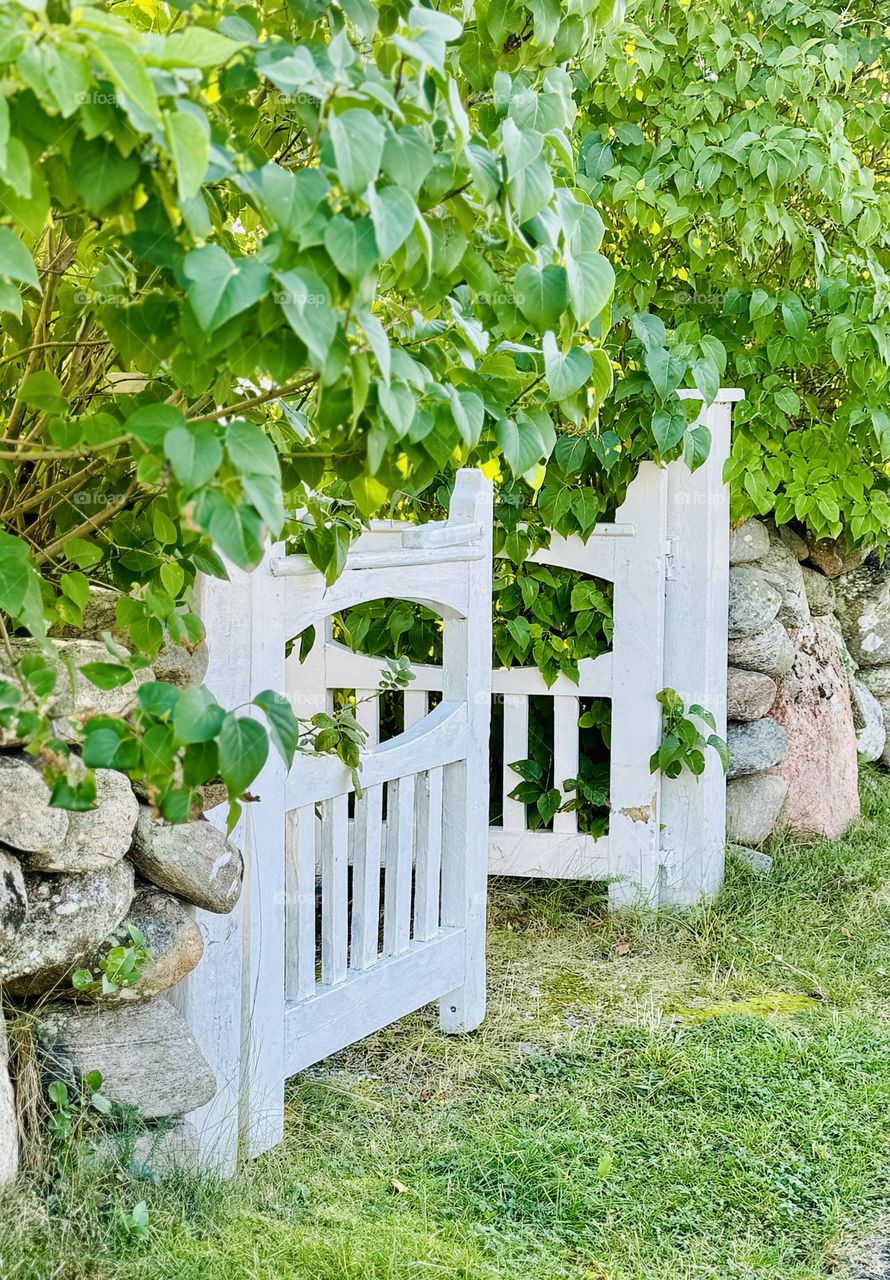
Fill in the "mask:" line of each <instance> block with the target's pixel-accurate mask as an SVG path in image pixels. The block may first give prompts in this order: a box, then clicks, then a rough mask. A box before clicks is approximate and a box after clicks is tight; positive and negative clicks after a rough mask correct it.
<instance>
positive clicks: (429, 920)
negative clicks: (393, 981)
mask: <svg viewBox="0 0 890 1280" xmlns="http://www.w3.org/2000/svg"><path fill="white" fill-rule="evenodd" d="M416 811H417V824H416V825H417V834H416V847H417V855H416V869H415V876H414V937H415V938H417V939H418V940H419V941H422V942H426V941H427V940H428V939H430V938H434V937H435V936H436V934H437V933H438V931H439V895H440V879H441V872H442V770H441V769H429V770H427V772H426V773H422V774H420V775H419V777H418V779H417V791H416Z"/></svg>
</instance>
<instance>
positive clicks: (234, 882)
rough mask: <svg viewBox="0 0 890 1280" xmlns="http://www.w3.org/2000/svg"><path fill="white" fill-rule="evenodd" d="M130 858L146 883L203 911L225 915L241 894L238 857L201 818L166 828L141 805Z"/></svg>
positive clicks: (215, 829) (217, 831)
mask: <svg viewBox="0 0 890 1280" xmlns="http://www.w3.org/2000/svg"><path fill="white" fill-rule="evenodd" d="M130 856H131V858H132V860H133V862H134V864H135V866H136V869H137V870H138V872H139V874H140V875H141V876H143V877H144V878H145V879H146V880H149V881H150V882H151V883H152V884H155V885H157V886H158V888H159V889H167V890H168V891H169V892H170V893H175V894H176V895H177V897H180V898H185V900H186V902H191V903H194V905H195V906H196V907H203V908H204V910H205V911H216V912H218V913H220V914H225V913H226V912H228V911H231V910H232V908H233V907H234V905H235V903H236V902H237V901H238V897H239V895H240V893H241V877H242V875H243V871H244V868H243V864H242V860H241V854H240V852H239V851H238V849H236V848H235V846H234V845H233V844H232V842H231V841H230V840H227V839H226V837H225V835H224V834H223V832H222V831H220V830H218V829H217V828H216V827H214V826H213V825H212V823H210V822H207V821H206V819H204V818H201V819H199V820H198V821H197V822H185V823H183V824H182V825H181V826H169V825H168V824H167V823H164V822H157V821H155V820H154V819H153V818H152V816H151V810H150V809H149V808H148V807H147V805H141V806H140V808H139V819H138V821H137V823H136V830H135V832H134V834H133V847H132V849H131V851H130Z"/></svg>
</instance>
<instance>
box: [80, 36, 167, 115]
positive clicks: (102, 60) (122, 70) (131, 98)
mask: <svg viewBox="0 0 890 1280" xmlns="http://www.w3.org/2000/svg"><path fill="white" fill-rule="evenodd" d="M89 45H90V49H91V50H92V53H93V56H94V57H95V59H96V61H97V62H98V63H99V65H100V66H101V67H102V68H103V69H104V70H105V72H106V73H107V75H108V78H109V80H110V81H111V83H112V84H113V85H114V87H115V89H116V91H117V93H118V94H120V96H121V98H122V99H123V101H124V103H125V104H126V103H128V102H129V103H132V104H133V106H134V107H136V109H137V110H138V111H139V112H141V113H142V114H143V115H145V116H147V117H148V119H149V120H153V121H154V122H155V123H156V124H160V120H161V117H160V111H159V110H158V99H157V96H156V94H155V91H154V86H153V84H152V82H151V77H150V76H149V74H148V71H147V69H146V67H145V64H144V62H143V61H142V59H141V58H140V57H139V55H138V53H136V51H135V49H134V48H132V47H131V46H130V45H129V44H127V43H126V42H125V41H124V40H119V39H118V38H117V37H116V36H112V35H105V34H102V35H100V34H96V35H94V36H93V37H92V38H91V39H90V41H89Z"/></svg>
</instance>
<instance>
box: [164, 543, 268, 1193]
mask: <svg viewBox="0 0 890 1280" xmlns="http://www.w3.org/2000/svg"><path fill="white" fill-rule="evenodd" d="M226 567H227V569H228V572H229V579H230V580H229V581H228V582H224V581H221V580H220V579H217V578H209V577H201V578H199V579H198V583H197V589H196V596H197V600H196V606H197V611H198V613H199V614H200V617H201V620H202V621H203V623H204V627H205V630H206V633H207V645H208V649H209V656H210V661H209V665H208V668H207V675H206V676H205V681H204V682H205V684H206V686H207V688H208V689H209V690H210V691H211V693H213V695H214V697H215V698H216V700H217V702H219V704H220V706H223V707H227V708H228V707H235V706H238V705H240V704H242V703H244V702H247V701H249V699H250V696H251V694H250V657H251V654H250V650H251V635H250V626H249V618H250V610H251V598H252V583H251V578H250V575H249V574H247V573H244V572H243V571H242V570H241V569H238V568H236V567H235V566H234V565H232V564H228V565H227V566H226ZM227 814H228V805H227V804H223V805H219V806H218V807H217V808H215V809H212V810H211V811H210V812H209V813H208V814H207V817H208V818H209V820H210V821H211V822H212V823H213V824H214V826H216V827H219V828H220V829H222V830H225V826H226V817H227ZM249 834H250V833H249V829H248V823H247V820H246V816H244V815H242V818H241V820H240V821H239V823H238V825H237V827H236V828H235V830H234V832H233V833H232V841H233V843H234V844H236V845H237V846H238V848H239V849H241V851H242V854H243V855H244V857H245V859H246V860H249V858H250V850H249V848H248V847H247V842H248V838H249ZM244 892H245V891H244V890H242V897H241V899H240V900H239V901H238V902H237V903H236V905H235V907H234V909H233V910H232V911H231V912H229V914H228V915H216V914H215V913H214V912H211V911H203V910H201V909H195V911H194V915H195V919H196V921H197V924H198V927H199V928H200V930H201V934H202V936H203V939H204V955H203V958H202V960H201V963H200V964H199V965H198V967H197V969H196V970H195V971H194V972H193V973H191V974H190V975H189V976H188V977H187V978H186V979H185V981H184V982H181V983H180V984H179V985H178V986H177V987H175V988H174V990H173V992H172V993H171V997H170V998H171V1001H172V1003H173V1004H175V1005H176V1007H177V1008H178V1009H179V1011H180V1012H181V1013H182V1015H183V1017H184V1018H185V1019H186V1021H187V1022H188V1024H189V1027H190V1028H191V1030H192V1033H193V1035H194V1037H195V1039H196V1040H197V1042H198V1047H199V1049H200V1050H201V1052H202V1053H203V1054H204V1057H205V1058H206V1059H207V1061H208V1062H209V1064H210V1067H211V1069H212V1070H213V1073H214V1075H215V1076H216V1094H215V1096H214V1097H213V1098H211V1100H210V1102H208V1103H206V1104H205V1105H204V1106H203V1107H200V1108H199V1109H198V1110H197V1111H193V1112H191V1113H190V1114H189V1116H188V1117H187V1119H188V1120H190V1121H191V1122H192V1123H193V1124H194V1125H195V1126H196V1128H197V1129H198V1132H199V1135H200V1144H201V1149H200V1159H201V1164H202V1165H203V1166H204V1167H206V1168H211V1169H213V1170H214V1171H215V1172H217V1173H219V1174H220V1175H221V1176H222V1177H231V1176H232V1174H233V1173H234V1172H235V1167H236V1164H237V1161H238V1140H239V1131H240V1111H241V1076H242V1059H241V1042H242V1036H243V1034H244V1032H245V1026H244V998H243V976H242V975H243V968H242V960H243V957H242V950H243V945H244V938H243V924H244V918H245V914H246V910H245V904H244Z"/></svg>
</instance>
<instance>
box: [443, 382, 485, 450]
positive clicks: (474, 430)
mask: <svg viewBox="0 0 890 1280" xmlns="http://www.w3.org/2000/svg"><path fill="white" fill-rule="evenodd" d="M449 399H450V401H451V410H452V413H453V414H454V424H455V426H456V427H457V429H458V431H459V432H460V434H461V438H462V439H463V441H464V443H465V444H466V445H467V446H468V447H469V448H471V449H472V447H473V446H474V445H475V444H477V443H478V441H479V437H480V436H481V434H482V423H483V421H484V418H485V406H484V404H483V402H482V397H481V396H479V395H477V394H476V392H475V391H458V390H457V389H456V388H455V387H451V388H450V389H449Z"/></svg>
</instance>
